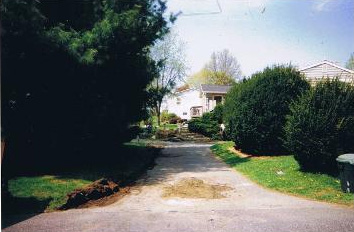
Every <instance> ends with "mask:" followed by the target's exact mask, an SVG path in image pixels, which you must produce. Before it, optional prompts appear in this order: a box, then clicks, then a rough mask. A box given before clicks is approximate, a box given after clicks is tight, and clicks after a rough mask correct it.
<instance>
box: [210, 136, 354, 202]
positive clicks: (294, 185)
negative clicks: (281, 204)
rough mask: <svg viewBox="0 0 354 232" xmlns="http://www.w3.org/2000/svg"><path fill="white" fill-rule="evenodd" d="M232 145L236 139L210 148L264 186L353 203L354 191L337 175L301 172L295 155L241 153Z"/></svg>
mask: <svg viewBox="0 0 354 232" xmlns="http://www.w3.org/2000/svg"><path fill="white" fill-rule="evenodd" d="M233 146H234V143H233V142H225V143H218V144H215V145H213V146H212V147H211V150H212V151H213V153H214V154H215V155H217V156H218V157H220V158H221V159H222V160H223V161H224V162H225V163H227V164H229V165H230V166H232V167H234V168H235V169H236V170H238V171H240V172H241V173H243V174H244V175H246V176H248V177H249V178H250V179H251V180H253V181H255V182H256V183H258V184H260V185H262V186H265V187H267V188H270V189H274V190H277V191H280V192H284V193H289V194H292V195H296V196H302V197H306V198H310V199H314V200H320V201H326V202H331V203H337V204H343V205H351V206H352V205H354V195H353V194H352V193H344V192H342V191H341V188H340V181H339V179H338V178H335V177H332V176H329V175H326V174H321V173H305V172H302V171H300V167H299V165H298V163H297V162H296V160H295V159H294V157H293V156H290V155H289V156H274V157H269V156H267V157H266V158H264V159H263V158H261V157H259V156H258V157H253V156H242V157H241V156H240V155H239V154H238V153H237V152H233V151H232V150H231V149H230V148H232V147H233Z"/></svg>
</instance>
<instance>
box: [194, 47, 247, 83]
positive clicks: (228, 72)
mask: <svg viewBox="0 0 354 232" xmlns="http://www.w3.org/2000/svg"><path fill="white" fill-rule="evenodd" d="M241 78H242V72H241V68H240V65H239V63H238V61H237V59H236V57H234V56H233V55H232V54H231V53H230V51H229V50H227V49H224V50H223V51H219V52H213V53H212V55H211V57H210V61H209V62H208V63H207V64H206V65H205V66H204V68H203V69H202V70H200V71H199V72H197V73H195V74H194V75H192V76H191V77H189V78H188V79H187V83H188V84H190V85H192V86H199V85H200V84H215V85H232V84H234V83H235V82H236V81H238V80H240V79H241Z"/></svg>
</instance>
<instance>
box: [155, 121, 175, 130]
mask: <svg viewBox="0 0 354 232" xmlns="http://www.w3.org/2000/svg"><path fill="white" fill-rule="evenodd" d="M177 128H178V126H177V124H168V123H166V124H162V123H161V126H160V127H159V129H161V130H165V129H166V130H176V129H177Z"/></svg>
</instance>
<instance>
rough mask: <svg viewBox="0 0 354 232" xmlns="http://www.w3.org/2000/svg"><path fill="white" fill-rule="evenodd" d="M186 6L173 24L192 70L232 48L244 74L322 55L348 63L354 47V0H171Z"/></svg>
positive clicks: (171, 6) (173, 6)
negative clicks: (216, 54)
mask: <svg viewBox="0 0 354 232" xmlns="http://www.w3.org/2000/svg"><path fill="white" fill-rule="evenodd" d="M167 5H168V10H169V11H171V12H175V13H176V12H179V11H182V14H181V15H180V16H179V18H178V19H177V21H176V23H175V25H174V26H173V28H174V30H175V31H176V32H177V33H178V34H179V37H180V39H181V40H183V41H184V42H185V43H186V59H187V61H188V64H189V67H190V70H189V74H193V73H195V72H197V71H199V70H200V69H201V68H202V67H203V66H204V64H205V63H206V62H207V61H208V60H209V58H210V55H211V53H212V52H213V51H220V50H223V49H225V48H226V49H229V50H230V51H231V53H232V54H233V55H234V56H235V57H236V58H237V59H238V61H239V63H240V65H241V69H242V71H243V74H244V75H246V76H249V75H251V74H252V73H254V72H256V71H260V70H262V69H263V68H265V67H266V66H268V65H272V64H283V63H290V62H291V63H292V64H293V65H295V66H298V67H304V66H307V65H310V64H314V63H316V62H319V61H321V60H323V59H327V60H330V61H334V62H337V64H339V65H342V66H344V65H345V62H346V61H347V60H348V58H349V56H350V54H351V53H352V52H354V0H168V2H167Z"/></svg>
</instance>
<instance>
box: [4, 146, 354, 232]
mask: <svg viewBox="0 0 354 232" xmlns="http://www.w3.org/2000/svg"><path fill="white" fill-rule="evenodd" d="M208 146H209V145H195V144H172V143H171V144H170V145H169V146H167V147H166V148H165V149H164V150H163V155H162V156H161V157H159V158H158V160H157V165H156V166H155V168H154V169H153V170H150V171H149V172H148V173H147V175H146V177H145V178H143V179H141V180H140V181H139V184H138V186H137V187H135V188H134V189H133V190H132V192H131V194H130V195H128V196H126V197H124V198H123V199H121V200H120V201H118V202H116V203H114V204H112V205H109V206H105V207H100V208H90V209H75V210H68V211H65V212H54V213H44V214H40V215H37V216H34V217H31V218H29V219H27V220H24V221H22V222H20V223H17V224H14V225H12V226H10V227H8V228H5V229H4V230H3V231H5V232H10V231H16V232H20V231H33V232H41V231H97V232H102V231H132V232H133V231H201V232H206V231H262V232H266V231H276V232H280V231H301V232H304V231H321V232H327V231H351V232H353V231H354V209H353V208H346V207H341V206H336V205H331V204H326V203H320V202H315V201H310V200H306V199H301V198H297V197H292V196H288V195H284V194H280V193H277V192H273V191H270V190H266V189H264V188H262V187H259V186H258V185H256V184H254V183H252V182H251V181H249V180H248V179H247V178H245V177H243V176H242V175H241V174H239V173H237V172H236V171H234V170H232V169H230V168H229V167H227V165H225V164H224V163H222V162H221V161H219V160H217V159H216V158H215V157H214V156H213V155H212V154H211V152H210V150H209V148H208ZM189 177H194V178H198V179H202V180H204V181H205V182H207V183H210V184H223V185H227V186H229V187H231V188H232V190H230V191H227V192H225V198H221V199H188V198H183V199H182V198H163V197H161V195H162V193H163V187H164V186H166V185H169V184H173V183H176V182H177V181H178V180H180V179H182V178H189Z"/></svg>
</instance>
